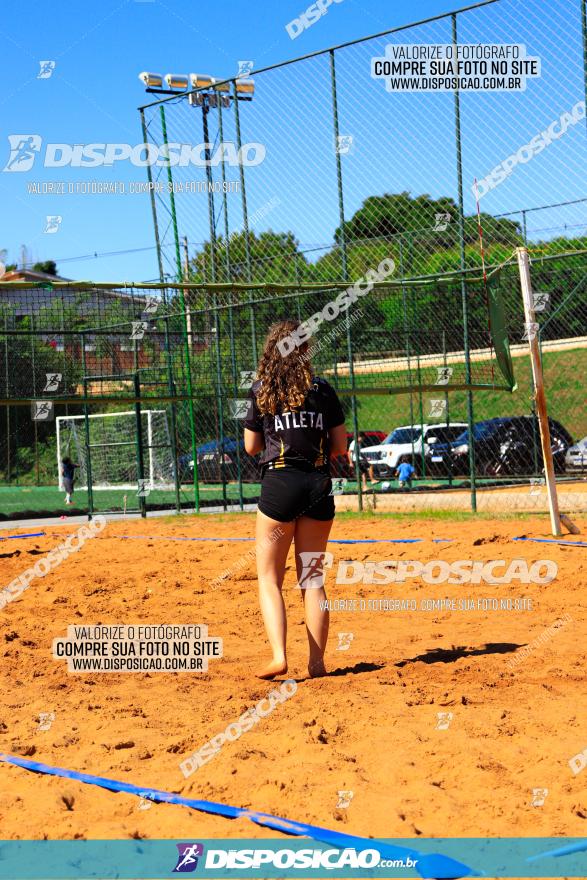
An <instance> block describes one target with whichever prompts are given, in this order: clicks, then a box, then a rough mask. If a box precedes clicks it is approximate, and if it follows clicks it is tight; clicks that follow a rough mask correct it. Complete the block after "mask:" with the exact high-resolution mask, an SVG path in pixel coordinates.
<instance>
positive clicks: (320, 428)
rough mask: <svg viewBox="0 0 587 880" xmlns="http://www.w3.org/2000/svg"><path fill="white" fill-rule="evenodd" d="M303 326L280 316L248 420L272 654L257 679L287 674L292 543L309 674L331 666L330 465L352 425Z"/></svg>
mask: <svg viewBox="0 0 587 880" xmlns="http://www.w3.org/2000/svg"><path fill="white" fill-rule="evenodd" d="M299 326H300V325H299V322H297V321H281V322H279V323H278V324H274V325H273V326H272V327H271V328H270V329H269V333H268V335H267V339H266V341H265V348H264V351H263V354H262V356H261V360H260V361H259V367H258V370H257V377H258V378H257V381H256V382H255V383H254V384H253V387H252V388H251V391H250V393H249V411H248V414H247V417H246V419H245V449H246V451H247V452H248V453H249V455H256V454H257V453H258V452H263V454H262V456H261V459H260V464H261V467H262V472H263V477H262V485H261V497H260V499H259V509H258V511H257V530H256V552H257V574H258V579H259V600H260V604H261V613H262V614H263V620H264V623H265V629H266V631H267V637H268V639H269V644H270V645H271V650H272V653H273V658H272V660H271V662H270V663H269V664H267V665H266V666H265V667H264V668H263V669H261V670H260V671H259V672H258V673H257V676H258V677H259V678H267V679H270V678H274V677H275V676H278V675H284V674H285V673H286V672H287V655H286V638H287V620H286V615H285V604H284V601H283V596H282V594H281V590H282V586H283V578H284V574H285V565H286V560H287V555H288V552H289V548H290V545H291V543H292V541H293V542H294V545H295V557H296V571H297V576H298V584H299V586H300V588H301V590H302V597H303V601H304V610H305V616H306V631H307V634H308V641H309V647H310V658H309V662H308V672H309V674H310V676H312V677H315V676H319V675H324V673H325V671H326V670H325V667H324V651H325V649H326V641H327V639H328V623H329V614H328V611H327V610H326V609H325V607H324V606H325V600H326V593H325V592H324V575H323V571H322V563H323V558H324V557H323V554H324V551H325V550H326V543H327V541H328V535H329V534H330V529H331V527H332V521H333V519H334V499H333V497H332V495H331V494H330V492H331V490H332V482H331V479H330V472H329V471H330V467H329V466H330V457H331V456H332V457H334V456H336V455H344V454H346V426H345V424H344V415H343V411H342V407H341V405H340V402H339V400H338V397H337V396H336V393H335V391H334V389H333V388H332V387H331V386H330V385H329V384H328V382H326V381H325V380H324V379H319V378H318V377H316V376H314V375H313V373H312V369H311V366H310V363H309V357H308V344H307V343H303V344H302V345H292V343H291V339H292V334H294V333H295V331H296V330H297V328H298V327H299ZM280 343H281V345H280ZM283 351H287V352H288V353H287V354H282V352H283Z"/></svg>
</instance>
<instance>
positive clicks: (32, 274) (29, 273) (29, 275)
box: [0, 269, 73, 282]
mask: <svg viewBox="0 0 587 880" xmlns="http://www.w3.org/2000/svg"><path fill="white" fill-rule="evenodd" d="M0 280H2V281H49V282H51V281H72V280H73V279H71V278H64V277H63V276H62V275H49V274H48V273H47V272H37V271H36V270H34V269H12V270H11V271H10V272H5V273H4V275H0Z"/></svg>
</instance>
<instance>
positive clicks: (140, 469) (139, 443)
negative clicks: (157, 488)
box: [134, 373, 147, 517]
mask: <svg viewBox="0 0 587 880" xmlns="http://www.w3.org/2000/svg"><path fill="white" fill-rule="evenodd" d="M134 388H135V439H136V447H137V450H136V451H137V483H138V485H139V487H140V488H139V507H140V510H141V516H142V517H145V516H146V515H147V505H146V502H145V495H144V492H145V462H144V459H143V431H142V425H141V401H140V397H141V383H140V379H139V374H138V373H135V374H134Z"/></svg>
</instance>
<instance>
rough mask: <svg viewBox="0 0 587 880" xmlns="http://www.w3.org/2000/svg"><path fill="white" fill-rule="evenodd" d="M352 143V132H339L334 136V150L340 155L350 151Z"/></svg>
mask: <svg viewBox="0 0 587 880" xmlns="http://www.w3.org/2000/svg"><path fill="white" fill-rule="evenodd" d="M353 143H354V140H353V136H352V134H339V135H338V136H337V138H336V152H337V153H339V154H340V155H341V156H345V155H348V153H351V152H352V149H353Z"/></svg>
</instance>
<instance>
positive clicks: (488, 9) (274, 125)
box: [141, 0, 587, 284]
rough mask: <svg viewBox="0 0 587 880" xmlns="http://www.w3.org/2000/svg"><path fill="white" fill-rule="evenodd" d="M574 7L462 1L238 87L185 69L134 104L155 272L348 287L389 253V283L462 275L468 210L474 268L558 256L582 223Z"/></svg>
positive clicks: (466, 262)
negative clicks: (531, 247) (146, 158)
mask: <svg viewBox="0 0 587 880" xmlns="http://www.w3.org/2000/svg"><path fill="white" fill-rule="evenodd" d="M584 10H585V3H584V0H555V2H552V3H549V4H548V10H547V14H545V9H544V5H543V4H541V3H540V2H539V0H501V2H499V3H494V2H491V3H482V4H477V5H476V6H474V7H470V8H469V9H468V10H465V11H462V12H460V13H458V14H457V13H455V14H446V15H443V16H439V17H437V18H434V19H430V20H427V21H425V22H422V23H418V24H414V25H410V26H403V27H400V28H396V29H393V30H390V31H387V32H384V33H382V34H379V35H377V36H374V37H370V38H365V39H361V40H358V41H355V42H352V43H349V44H345V45H343V46H340V47H336V48H334V49H331V50H326V51H323V52H316V53H313V54H312V55H310V56H306V57H304V58H301V59H297V60H295V61H291V62H286V63H284V64H280V65H276V66H273V67H270V68H265V69H263V70H259V71H257V72H253V73H252V74H251V76H252V78H253V83H254V88H253V87H251V86H250V85H248V84H249V80H248V79H247V80H243V79H242V78H241V77H233V78H231V79H227V80H221V81H217V82H214V81H213V80H212V81H211V79H210V77H202V76H201V75H198V74H189V73H188V71H186V74H185V82H186V83H189V88H192V87H194V86H197V88H192V90H191V91H189V92H188V91H187V90H184V92H181V89H176V91H175V94H171V95H170V94H168V95H167V96H166V97H164V98H159V99H158V100H157V101H155V102H154V103H151V104H147V105H145V106H144V107H143V108H142V109H141V115H142V123H143V132H144V135H145V142H146V143H147V144H148V145H149V148H150V149H151V150H152V151H153V153H152V156H153V157H155V156H157V157H158V158H157V160H156V164H154V165H152V166H151V167H149V175H150V180H151V182H152V184H153V191H152V209H153V217H154V220H155V230H156V242H157V247H158V254H159V266H160V278H161V280H164V279H174V280H181V279H182V278H183V280H188V279H189V280H202V281H208V282H218V281H231V280H232V281H239V282H240V281H260V282H280V281H281V282H290V283H297V284H300V283H303V282H313V281H314V282H315V281H333V280H339V279H354V278H358V277H359V276H360V275H362V274H363V273H364V272H365V271H366V270H367V269H368V268H369V267H371V266H373V265H377V264H378V263H379V261H380V260H381V259H382V258H384V257H385V256H386V255H387V254H388V252H389V249H390V247H393V250H394V251H396V252H397V259H398V262H399V263H400V270H401V274H402V275H403V276H410V277H415V276H425V275H430V274H436V273H438V272H443V271H448V270H451V269H453V270H457V269H462V268H464V267H470V266H475V265H477V264H478V262H479V233H478V220H477V201H478V202H479V209H480V210H479V214H480V220H481V226H482V229H483V244H484V247H485V252H486V256H487V259H488V261H489V262H492V263H499V262H501V261H502V260H504V259H507V258H508V257H509V256H510V254H511V250H512V248H513V247H516V246H518V245H521V244H535V243H537V242H538V241H541V242H544V241H547V242H548V248H549V249H550V250H551V252H556V251H557V250H558V251H560V250H565V249H567V248H568V239H569V238H575V239H578V238H582V237H583V236H584V233H585V226H586V225H587V224H586V219H585V204H586V202H585V199H584V198H583V194H584V182H583V181H584V174H583V169H584V167H585V159H586V158H587V155H586V140H585V104H584V98H585V77H586V72H585V71H586V69H587V67H586V64H587V63H586V62H585V54H584V53H585V48H584V47H585V34H584V33H583V32H582V13H583V14H584ZM553 33H556V34H557V39H556V40H553V39H552V35H553ZM508 52H509V53H510V54H509V55H508V54H507V53H508ZM491 53H494V54H491ZM504 53H505V54H504ZM513 55H516V56H517V57H516V58H514V57H512V56H513ZM453 59H454V67H450V66H449V65H450V64H451V63H452V60H453ZM457 63H458V64H460V67H459V68H458V79H457V67H456V65H457ZM433 65H436V67H433ZM516 65H517V66H516ZM506 69H507V70H508V71H509V72H510V73H511V72H512V71H522V72H523V73H522V74H521V75H519V76H517V77H516V76H511V77H510V76H509V75H507V76H506V75H505V74H504V73H503V71H505V70H506ZM423 71H424V72H423ZM210 73H216V74H218V73H219V72H218V71H210ZM179 83H180V84H181V80H180V81H179ZM455 86H456V87H455ZM252 88H253V90H252V91H251V89H252ZM154 91H159V90H158V89H154ZM178 92H179V93H178ZM541 206H546V207H544V208H543V209H542V213H540V214H537V213H536V211H537V209H538V208H539V207H541Z"/></svg>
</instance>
